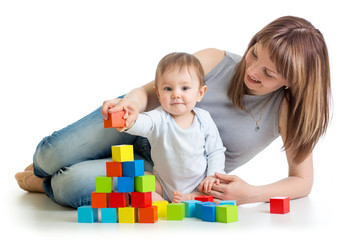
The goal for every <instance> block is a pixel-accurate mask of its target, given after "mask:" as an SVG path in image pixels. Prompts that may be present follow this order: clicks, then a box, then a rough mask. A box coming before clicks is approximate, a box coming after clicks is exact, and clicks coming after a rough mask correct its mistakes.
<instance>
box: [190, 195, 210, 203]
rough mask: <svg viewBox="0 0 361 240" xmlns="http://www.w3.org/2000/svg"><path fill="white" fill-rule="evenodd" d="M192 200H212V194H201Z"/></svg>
mask: <svg viewBox="0 0 361 240" xmlns="http://www.w3.org/2000/svg"><path fill="white" fill-rule="evenodd" d="M194 200H198V201H201V202H213V196H210V195H201V196H197V197H195V198H194Z"/></svg>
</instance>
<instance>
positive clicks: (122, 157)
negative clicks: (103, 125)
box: [112, 145, 134, 162]
mask: <svg viewBox="0 0 361 240" xmlns="http://www.w3.org/2000/svg"><path fill="white" fill-rule="evenodd" d="M112 160H113V162H128V161H134V154H133V145H114V146H112Z"/></svg>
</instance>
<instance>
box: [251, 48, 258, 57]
mask: <svg viewBox="0 0 361 240" xmlns="http://www.w3.org/2000/svg"><path fill="white" fill-rule="evenodd" d="M252 55H253V57H255V58H257V55H256V52H255V51H254V48H253V49H252Z"/></svg>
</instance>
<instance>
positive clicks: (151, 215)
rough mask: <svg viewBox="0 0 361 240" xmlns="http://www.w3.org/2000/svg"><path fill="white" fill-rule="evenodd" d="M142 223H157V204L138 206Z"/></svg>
mask: <svg viewBox="0 0 361 240" xmlns="http://www.w3.org/2000/svg"><path fill="white" fill-rule="evenodd" d="M138 211H139V222H140V223H156V222H157V221H158V209H157V206H152V207H147V208H138Z"/></svg>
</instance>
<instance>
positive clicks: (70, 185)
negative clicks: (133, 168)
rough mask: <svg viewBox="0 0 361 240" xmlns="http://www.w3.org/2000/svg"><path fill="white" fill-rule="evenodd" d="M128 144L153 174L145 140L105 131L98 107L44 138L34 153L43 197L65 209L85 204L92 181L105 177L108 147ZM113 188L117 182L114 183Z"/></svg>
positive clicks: (90, 190)
mask: <svg viewBox="0 0 361 240" xmlns="http://www.w3.org/2000/svg"><path fill="white" fill-rule="evenodd" d="M119 144H132V145H133V147H134V157H135V159H144V160H145V161H144V163H145V170H146V171H148V172H152V171H153V162H152V160H151V157H150V145H149V142H148V140H147V139H146V138H142V137H139V136H132V135H130V134H127V133H124V132H123V133H120V132H118V131H117V130H116V129H112V128H111V129H105V128H104V124H103V117H102V115H101V112H100V108H98V109H96V110H95V111H94V112H92V113H90V114H89V115H87V116H85V117H84V118H82V119H80V120H79V121H77V122H75V123H73V124H71V125H69V126H68V127H66V128H63V129H62V130H60V131H56V132H54V133H53V134H52V135H50V136H48V137H45V138H44V139H43V140H42V141H41V142H40V143H39V144H38V146H37V148H36V151H35V154H34V159H33V163H34V173H35V175H36V176H38V177H42V178H45V181H44V183H43V187H44V190H45V192H46V194H47V195H48V196H49V197H50V198H51V199H52V200H54V201H55V202H57V203H59V204H61V205H63V206H69V207H74V208H76V207H79V206H82V205H88V204H90V202H91V192H92V191H95V178H96V177H97V176H100V175H105V174H106V170H105V162H106V161H111V146H112V145H119ZM114 185H115V188H116V187H117V181H116V179H115V181H114Z"/></svg>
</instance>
